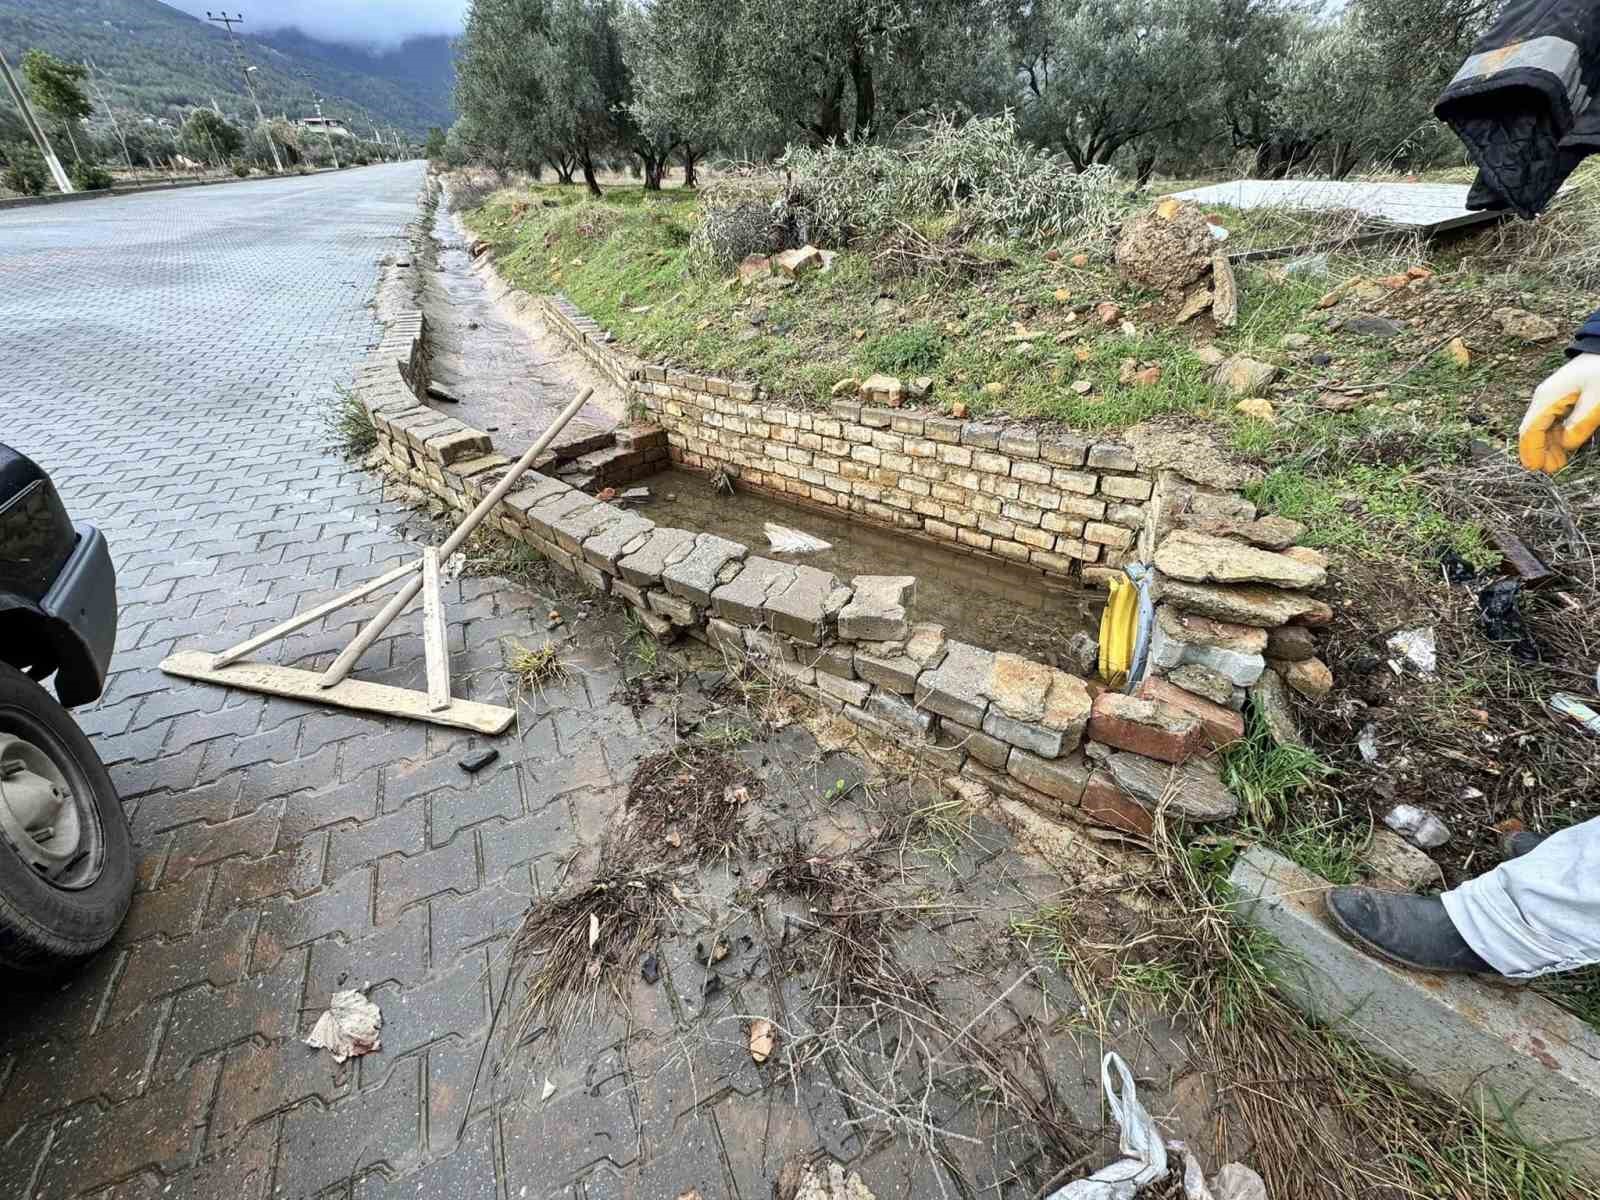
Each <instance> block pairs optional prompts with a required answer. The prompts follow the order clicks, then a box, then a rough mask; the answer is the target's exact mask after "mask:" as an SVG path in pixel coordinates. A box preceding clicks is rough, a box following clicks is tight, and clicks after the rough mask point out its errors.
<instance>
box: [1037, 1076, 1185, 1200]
mask: <svg viewBox="0 0 1600 1200" xmlns="http://www.w3.org/2000/svg"><path fill="white" fill-rule="evenodd" d="M1113 1066H1115V1067H1116V1068H1117V1074H1118V1075H1119V1076H1121V1079H1122V1094H1121V1095H1120V1096H1119V1095H1118V1094H1117V1092H1116V1091H1115V1090H1114V1089H1113V1088H1112V1086H1111V1068H1112V1067H1113ZM1100 1086H1101V1087H1102V1088H1104V1089H1105V1094H1106V1104H1107V1106H1108V1107H1109V1108H1110V1109H1111V1115H1112V1116H1113V1117H1115V1118H1116V1121H1117V1126H1118V1128H1120V1129H1121V1130H1122V1136H1121V1138H1120V1139H1119V1140H1118V1146H1119V1148H1120V1149H1121V1151H1122V1154H1123V1157H1122V1158H1121V1159H1119V1160H1118V1161H1116V1162H1114V1163H1112V1164H1111V1165H1110V1166H1109V1167H1102V1168H1100V1170H1098V1171H1096V1172H1095V1173H1094V1174H1093V1175H1091V1176H1089V1178H1087V1179H1079V1180H1076V1181H1075V1182H1073V1183H1069V1184H1067V1186H1066V1187H1064V1188H1062V1189H1061V1190H1060V1191H1059V1192H1056V1193H1054V1194H1053V1195H1052V1196H1050V1198H1049V1200H1133V1197H1134V1196H1136V1195H1137V1194H1138V1193H1139V1189H1141V1188H1143V1187H1144V1186H1145V1185H1146V1184H1151V1183H1159V1182H1161V1180H1163V1179H1165V1178H1166V1177H1167V1144H1166V1143H1165V1142H1164V1141H1162V1140H1161V1131H1160V1130H1159V1129H1157V1128H1156V1123H1155V1122H1154V1121H1153V1120H1151V1119H1150V1114H1149V1113H1147V1112H1145V1110H1144V1105H1142V1104H1140V1103H1139V1089H1138V1088H1137V1087H1136V1086H1135V1085H1134V1082H1133V1073H1132V1072H1131V1071H1129V1070H1128V1064H1127V1063H1125V1062H1123V1061H1122V1059H1121V1058H1119V1057H1118V1056H1117V1055H1116V1054H1115V1053H1114V1052H1108V1053H1107V1054H1106V1056H1105V1058H1104V1059H1102V1060H1101V1062H1100Z"/></svg>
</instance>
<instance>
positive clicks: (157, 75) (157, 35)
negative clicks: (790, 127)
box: [0, 0, 452, 140]
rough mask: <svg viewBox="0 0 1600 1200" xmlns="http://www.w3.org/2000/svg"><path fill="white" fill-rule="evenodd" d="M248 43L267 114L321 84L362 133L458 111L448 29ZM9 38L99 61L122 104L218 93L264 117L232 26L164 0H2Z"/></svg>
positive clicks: (205, 102) (155, 106) (145, 106)
mask: <svg viewBox="0 0 1600 1200" xmlns="http://www.w3.org/2000/svg"><path fill="white" fill-rule="evenodd" d="M247 28H248V27H247ZM239 44H240V47H241V48H242V51H243V54H244V57H245V61H246V63H248V64H249V65H252V66H255V67H256V68H257V70H256V73H255V74H254V76H253V78H254V79H255V81H256V89H257V92H258V94H259V95H260V99H261V105H262V108H263V109H264V110H265V111H266V112H267V113H268V115H272V116H276V115H286V116H287V117H288V118H289V119H290V120H293V119H295V118H296V117H300V116H304V115H306V114H308V113H310V112H311V111H312V110H313V98H314V96H315V95H317V94H320V95H321V96H322V97H323V109H324V111H325V112H326V113H327V114H328V115H329V116H334V117H340V118H342V119H343V120H344V121H346V122H347V123H348V124H349V125H350V126H351V127H352V128H353V129H356V130H358V131H359V132H362V133H366V132H367V131H368V127H370V126H373V125H381V126H385V127H387V126H394V127H395V128H397V129H399V130H400V131H401V132H402V133H405V134H408V135H412V136H415V137H416V138H417V139H418V140H420V139H421V138H422V136H423V135H424V134H425V133H426V132H427V130H428V127H429V126H431V125H440V124H445V125H447V124H449V123H450V121H451V119H452V112H451V104H450V84H449V77H450V46H449V43H448V41H447V40H446V39H443V38H422V39H416V40H415V41H414V42H411V43H406V44H404V45H402V47H401V48H400V49H399V50H398V51H396V52H395V53H394V54H391V55H382V54H368V53H365V52H362V51H358V50H351V49H349V48H348V47H336V46H330V45H327V44H325V43H321V42H317V41H315V40H314V39H311V38H307V37H305V36H304V35H298V34H294V33H284V32H279V33H274V34H271V35H268V36H266V37H253V36H248V35H241V36H240V39H239ZM0 46H4V47H5V48H6V50H7V53H8V54H11V53H15V54H16V55H18V56H20V55H21V54H22V52H23V51H25V50H27V49H31V48H37V49H42V50H46V51H48V52H50V53H51V54H54V55H56V56H57V57H59V58H62V59H64V60H66V61H68V62H81V61H82V60H83V59H85V58H87V59H89V60H91V61H92V62H93V63H94V65H95V67H96V68H97V70H96V83H97V85H98V87H99V88H100V89H101V91H102V93H103V95H104V98H105V101H106V103H108V104H110V105H111V106H114V107H115V108H116V109H118V110H119V111H124V110H125V111H128V112H133V113H139V114H144V115H148V116H151V117H157V118H166V119H169V120H171V121H173V122H175V123H181V121H182V120H183V119H184V116H185V115H186V114H187V112H188V111H189V110H190V109H193V108H195V107H197V106H206V107H210V106H211V104H212V103H213V101H214V102H215V103H216V104H217V105H218V106H219V107H220V108H221V109H222V111H223V112H224V113H225V114H226V115H228V116H230V117H237V118H240V119H241V120H243V119H246V118H248V119H249V120H250V121H253V119H254V116H255V114H254V111H253V109H252V107H251V104H250V98H249V96H248V94H247V93H246V91H245V87H244V83H243V81H242V79H241V75H240V70H239V64H238V59H237V58H236V57H235V52H234V49H233V47H232V46H231V45H230V44H229V41H228V36H227V34H226V33H225V32H224V31H223V30H222V29H221V28H219V27H217V26H213V25H210V24H208V23H207V22H205V21H204V20H196V19H195V18H193V17H191V16H188V15H187V14H185V13H181V12H179V11H178V10H177V9H174V8H170V7H168V6H167V5H165V4H161V3H159V2H158V0H0ZM5 107H6V108H9V104H7V105H6V106H5ZM101 107H104V105H101Z"/></svg>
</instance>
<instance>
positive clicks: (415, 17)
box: [167, 0, 468, 47]
mask: <svg viewBox="0 0 1600 1200" xmlns="http://www.w3.org/2000/svg"><path fill="white" fill-rule="evenodd" d="M167 3H168V4H171V5H172V6H173V7H174V8H178V9H182V10H183V11H184V12H186V13H192V14H194V15H195V16H197V17H201V18H204V17H205V15H206V10H207V9H210V10H211V11H212V12H215V13H221V12H222V11H223V9H224V8H226V10H227V11H228V12H230V13H233V12H243V13H244V19H245V23H244V25H243V26H242V27H241V28H243V29H244V30H245V31H247V32H251V33H266V32H268V31H270V30H273V29H284V28H288V27H291V26H293V27H296V28H299V29H301V30H303V31H304V32H306V33H309V34H310V35H311V36H312V37H315V38H321V39H322V40H323V41H329V42H345V43H348V44H351V45H377V46H381V47H393V46H396V45H398V44H399V43H400V42H403V41H404V40H405V39H406V38H408V37H416V36H418V35H419V34H425V33H449V34H455V33H460V32H461V25H462V22H463V20H464V19H465V17H466V11H467V3H468V0H228V2H227V4H226V5H224V4H221V3H219V2H218V0H167Z"/></svg>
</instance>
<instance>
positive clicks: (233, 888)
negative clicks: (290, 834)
mask: <svg viewBox="0 0 1600 1200" xmlns="http://www.w3.org/2000/svg"><path fill="white" fill-rule="evenodd" d="M327 846H328V835H327V834H324V833H319V834H312V835H311V836H309V837H307V838H306V839H305V840H304V841H301V842H296V843H295V844H294V845H292V846H290V847H289V848H288V849H286V850H279V851H278V852H277V853H275V854H269V855H267V856H266V857H265V858H256V859H251V858H230V859H227V860H226V861H224V862H222V863H219V864H218V865H217V871H216V886H215V887H214V888H213V889H212V890H211V903H210V907H209V910H208V913H207V920H211V921H214V920H216V919H217V918H218V917H220V916H221V915H222V914H223V913H227V912H230V911H232V910H233V909H235V908H245V907H251V906H254V905H255V904H256V903H257V902H258V901H261V900H265V899H266V898H267V897H269V896H280V895H282V894H283V893H285V892H290V893H292V894H294V895H296V896H304V895H306V894H307V893H309V892H312V891H315V890H316V888H317V887H318V886H320V885H321V883H322V871H323V864H324V862H325V860H326V858H327Z"/></svg>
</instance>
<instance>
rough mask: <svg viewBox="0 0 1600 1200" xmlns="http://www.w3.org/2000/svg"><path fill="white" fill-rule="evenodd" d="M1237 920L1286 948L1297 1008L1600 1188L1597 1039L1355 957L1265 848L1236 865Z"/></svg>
mask: <svg viewBox="0 0 1600 1200" xmlns="http://www.w3.org/2000/svg"><path fill="white" fill-rule="evenodd" d="M1229 882H1230V883H1232V885H1233V887H1234V888H1235V890H1236V892H1237V896H1236V899H1235V907H1236V911H1237V912H1238V913H1239V914H1240V915H1241V916H1242V917H1243V918H1244V919H1245V920H1247V921H1249V922H1251V923H1252V924H1254V925H1256V926H1257V927H1258V928H1261V929H1263V930H1265V931H1266V932H1268V933H1270V934H1272V935H1273V936H1274V937H1275V938H1276V939H1277V940H1278V942H1279V943H1280V945H1281V946H1282V952H1281V953H1280V954H1279V955H1278V959H1277V963H1276V965H1277V968H1278V971H1279V986H1280V988H1281V989H1282V991H1283V993H1284V995H1285V996H1286V997H1287V998H1288V999H1289V1000H1291V1001H1292V1002H1293V1003H1294V1004H1295V1005H1296V1007H1298V1008H1300V1009H1301V1011H1303V1012H1305V1013H1306V1014H1307V1015H1308V1016H1310V1017H1312V1018H1314V1019H1315V1020H1317V1021H1319V1022H1322V1023H1323V1024H1326V1025H1328V1026H1329V1027H1330V1028H1332V1029H1333V1030H1335V1031H1336V1032H1338V1033H1340V1034H1342V1035H1343V1036H1345V1037H1348V1038H1351V1039H1352V1040H1354V1041H1356V1042H1358V1043H1360V1044H1361V1045H1363V1046H1365V1047H1366V1048H1367V1049H1369V1050H1371V1051H1372V1052H1373V1053H1375V1054H1378V1055H1379V1056H1381V1057H1383V1058H1385V1059H1387V1060H1389V1061H1390V1062H1392V1063H1394V1064H1395V1065H1396V1066H1398V1067H1400V1068H1401V1069H1402V1070H1403V1071H1405V1072H1407V1073H1408V1074H1409V1075H1410V1076H1411V1078H1412V1081H1413V1082H1414V1083H1415V1084H1417V1085H1418V1086H1420V1087H1423V1088H1426V1089H1429V1090H1431V1091H1434V1092H1438V1093H1441V1094H1443V1095H1445V1096H1448V1097H1450V1098H1451V1099H1453V1100H1457V1101H1461V1102H1464V1103H1467V1104H1469V1105H1472V1106H1473V1107H1477V1105H1478V1101H1479V1100H1480V1099H1481V1100H1482V1101H1483V1104H1482V1108H1483V1111H1485V1112H1489V1113H1496V1112H1499V1111H1501V1109H1502V1107H1503V1108H1504V1109H1505V1110H1506V1111H1508V1112H1510V1113H1511V1114H1512V1120H1513V1121H1514V1122H1515V1124H1516V1126H1517V1129H1518V1130H1519V1131H1520V1132H1521V1134H1522V1135H1523V1136H1525V1137H1532V1138H1534V1139H1535V1140H1537V1141H1538V1142H1540V1143H1546V1144H1549V1145H1551V1146H1552V1147H1554V1146H1558V1145H1559V1146H1560V1149H1559V1150H1557V1151H1556V1152H1557V1153H1559V1154H1561V1155H1562V1156H1563V1157H1565V1158H1566V1160H1567V1161H1568V1162H1569V1163H1571V1164H1572V1165H1573V1166H1574V1167H1575V1168H1577V1169H1578V1170H1581V1171H1584V1172H1586V1173H1588V1174H1590V1175H1594V1176H1600V1129H1597V1124H1596V1119H1595V1114H1596V1113H1600V1031H1596V1030H1595V1029H1593V1028H1591V1027H1590V1026H1589V1025H1587V1024H1586V1023H1585V1022H1583V1021H1580V1020H1579V1019H1578V1018H1577V1017H1574V1016H1572V1015H1571V1014H1570V1013H1567V1012H1565V1011H1564V1010H1562V1009H1560V1008H1558V1007H1556V1006H1555V1005H1554V1004H1552V1003H1550V1002H1549V1001H1548V1000H1546V999H1544V998H1543V997H1542V996H1540V995H1538V994H1537V993H1535V992H1533V991H1531V990H1530V989H1528V988H1525V987H1517V986H1514V985H1512V984H1510V983H1506V984H1498V983H1494V982H1486V981H1484V980H1481V979H1477V978H1474V977H1470V976H1462V975H1429V974H1424V973H1422V972H1417V971H1407V970H1404V969H1402V968H1400V967H1395V966H1391V965H1390V964H1388V963H1386V962H1383V961H1382V960H1380V959H1377V958H1373V957H1371V956H1370V955H1367V954H1365V953H1363V952H1362V951H1360V950H1358V949H1356V948H1355V947H1354V946H1352V945H1350V944H1349V943H1348V942H1346V941H1345V940H1344V939H1343V938H1341V937H1340V936H1339V934H1338V933H1337V932H1336V931H1335V930H1334V928H1333V926H1332V925H1330V924H1329V923H1328V920H1327V918H1326V916H1325V915H1324V911H1323V899H1322V897H1323V893H1324V892H1326V891H1327V890H1328V888H1329V887H1330V886H1332V885H1330V884H1329V883H1328V882H1327V881H1326V880H1324V879H1322V878H1320V877H1318V876H1316V875H1313V874H1311V873H1310V872H1309V871H1306V870H1304V869H1303V868H1301V867H1299V866H1297V865H1295V864H1294V863H1293V862H1290V861H1289V860H1288V859H1286V858H1284V857H1283V856H1282V855H1279V854H1275V853H1273V852H1272V851H1270V850H1266V849H1264V848H1262V847H1260V846H1256V847H1253V848H1251V849H1250V850H1248V851H1246V852H1245V853H1244V854H1243V855H1241V856H1240V858H1239V860H1238V862H1237V863H1235V864H1234V869H1233V873H1232V875H1231V877H1230V880H1229Z"/></svg>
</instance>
